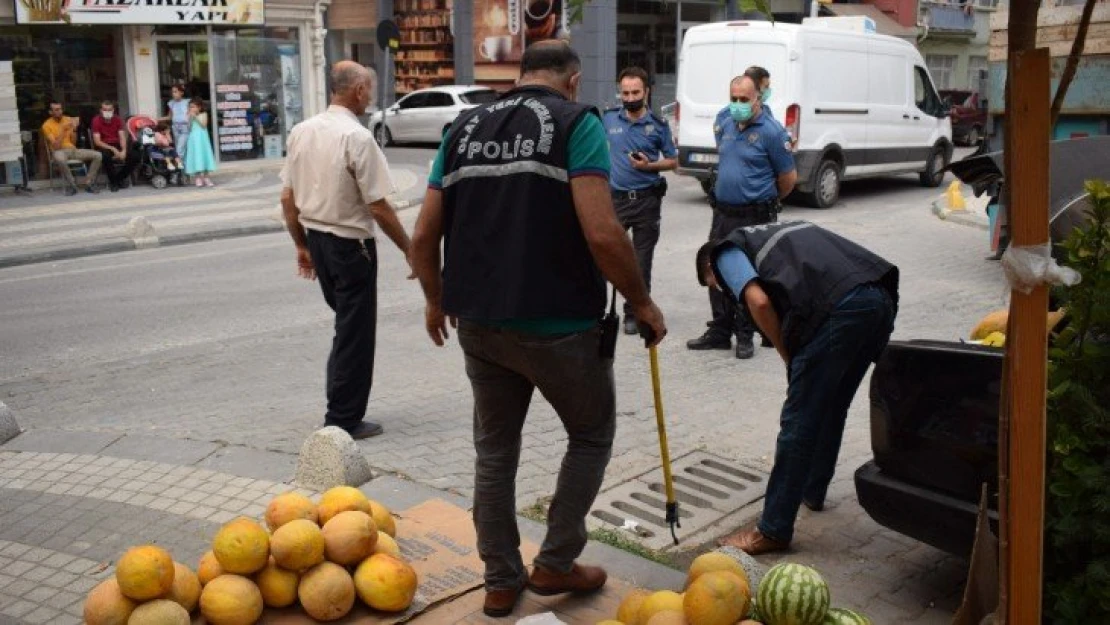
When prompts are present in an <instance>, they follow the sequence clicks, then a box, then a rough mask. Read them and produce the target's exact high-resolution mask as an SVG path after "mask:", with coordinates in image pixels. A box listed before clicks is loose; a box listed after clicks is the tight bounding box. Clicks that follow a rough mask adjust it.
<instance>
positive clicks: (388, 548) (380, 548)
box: [374, 530, 404, 560]
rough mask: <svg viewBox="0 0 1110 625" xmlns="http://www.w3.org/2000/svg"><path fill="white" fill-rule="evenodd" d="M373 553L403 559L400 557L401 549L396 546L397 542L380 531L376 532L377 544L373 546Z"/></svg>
mask: <svg viewBox="0 0 1110 625" xmlns="http://www.w3.org/2000/svg"><path fill="white" fill-rule="evenodd" d="M374 553H376V554H377V553H384V554H387V555H391V556H393V557H394V558H398V559H401V560H403V559H404V558H403V557H402V556H401V548H400V547H398V546H397V541H396V540H393V537H392V536H390V535H389V534H386V533H385V532H383V531H381V530H378V542H377V543H375V544H374Z"/></svg>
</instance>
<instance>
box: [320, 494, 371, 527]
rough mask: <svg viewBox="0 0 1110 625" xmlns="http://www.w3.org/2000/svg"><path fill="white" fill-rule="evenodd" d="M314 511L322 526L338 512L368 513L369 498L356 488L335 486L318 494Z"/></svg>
mask: <svg viewBox="0 0 1110 625" xmlns="http://www.w3.org/2000/svg"><path fill="white" fill-rule="evenodd" d="M316 511H317V513H318V515H319V517H320V518H319V521H320V525H321V526H323V525H324V524H326V523H327V522H328V521H330V520H331V518H332V517H334V516H335V515H337V514H339V513H340V512H347V511H358V512H365V513H366V514H370V500H369V499H367V498H366V495H363V494H362V491H361V490H359V489H357V488H353V487H351V486H336V487H335V488H329V489H328V490H326V491H324V494H323V495H320V504H319V505H317V506H316Z"/></svg>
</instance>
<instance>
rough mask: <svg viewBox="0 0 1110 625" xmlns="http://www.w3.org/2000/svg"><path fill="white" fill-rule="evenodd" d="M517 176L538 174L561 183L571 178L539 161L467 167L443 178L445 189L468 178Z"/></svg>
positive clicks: (565, 171)
mask: <svg viewBox="0 0 1110 625" xmlns="http://www.w3.org/2000/svg"><path fill="white" fill-rule="evenodd" d="M517 174H536V175H538V176H544V177H546V178H553V179H555V180H558V181H559V182H567V181H568V180H570V177H569V176H568V175H567V170H565V169H563V168H561V167H555V166H554V165H547V164H545V163H540V162H538V161H515V162H512V163H505V164H503V165H465V166H463V167H460V168H458V169H457V170H455V171H453V172H451V173H449V174H447V175H446V176H444V177H443V183H442V184H443V188H444V189H446V188H447V187H449V186H451V185H453V184H455V183H456V182H459V181H460V180H463V179H466V178H496V177H501V176H515V175H517Z"/></svg>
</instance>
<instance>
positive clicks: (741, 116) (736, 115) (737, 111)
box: [728, 102, 752, 124]
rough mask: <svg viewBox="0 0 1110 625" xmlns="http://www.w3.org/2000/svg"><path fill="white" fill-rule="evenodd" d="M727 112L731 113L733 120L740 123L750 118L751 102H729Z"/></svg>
mask: <svg viewBox="0 0 1110 625" xmlns="http://www.w3.org/2000/svg"><path fill="white" fill-rule="evenodd" d="M728 112H729V114H730V115H732V119H733V121H738V122H740V123H741V124H742V123H744V122H746V121H748V120H749V119H751V118H752V103H751V102H729V104H728Z"/></svg>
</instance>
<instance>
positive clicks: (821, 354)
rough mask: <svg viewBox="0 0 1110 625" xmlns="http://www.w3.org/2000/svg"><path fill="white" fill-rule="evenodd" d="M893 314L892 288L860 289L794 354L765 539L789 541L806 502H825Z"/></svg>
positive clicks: (761, 524) (765, 511)
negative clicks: (852, 414) (848, 424)
mask: <svg viewBox="0 0 1110 625" xmlns="http://www.w3.org/2000/svg"><path fill="white" fill-rule="evenodd" d="M894 316H895V308H894V303H893V300H892V299H891V297H890V295H889V294H888V293H887V291H886V289H884V288H883V287H881V286H878V285H876V284H866V285H863V286H860V287H857V288H856V289H855V290H853V291H851V292H850V293H848V295H846V296H845V297H844V299H842V300H841V302H840V303H839V304H838V305H837V307H836V308H835V309H834V310H833V311H832V312H831V313H829V316H828V318H827V319H826V320H825V323H824V324H822V325H821V327H820V328H819V329H818V330H817V334H816V335H815V336H814V337H813V338H812V339H810V341H809V342H808V343H806V344H805V345H803V346H802V347H801V348H799V349H798V350H797V353H795V354H791V359H790V365H789V366H788V367H787V379H788V386H787V389H786V401H785V402H784V403H783V405H782V415H781V416H780V418H779V436H778V441H777V443H776V446H775V465H774V468H773V469H771V477H770V479H769V480H768V481H767V496H766V498H765V499H764V502H763V515H762V517H761V518H760V521H759V531H760V532H762V533H763V535H764V536H767V537H768V538H772V539H774V540H777V541H781V542H784V543H788V542H790V541H791V539H792V538H793V537H794V520H795V519H796V518H797V516H798V507H799V506H801V504H802V501H803V500H805V501H807V502H809V503H810V504H814V505H823V504H824V502H825V495H826V494H827V493H828V489H829V483H830V482H831V481H832V478H833V473H834V471H835V470H836V458H837V456H838V455H839V453H840V441H841V437H842V436H843V435H844V423H845V420H846V419H847V418H848V408H849V406H851V405H852V398H853V397H855V395H856V390H857V389H859V385H860V382H862V381H863V376H864V375H865V374H866V373H867V368H868V367H869V366H871V363H872V362H874V361H875V360H877V359H878V357H879V354H880V353H881V352H882V350H883V348H884V347H885V346H886V343H887V340H888V339H889V338H890V333H891V331H892V330H893V329H894Z"/></svg>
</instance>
